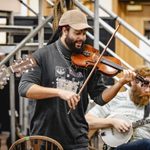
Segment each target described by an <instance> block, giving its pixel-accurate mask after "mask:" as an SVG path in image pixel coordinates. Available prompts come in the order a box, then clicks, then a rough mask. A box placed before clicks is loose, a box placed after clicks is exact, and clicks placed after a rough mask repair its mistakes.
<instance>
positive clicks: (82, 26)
mask: <svg viewBox="0 0 150 150" xmlns="http://www.w3.org/2000/svg"><path fill="white" fill-rule="evenodd" d="M69 26H70V27H72V28H73V29H75V30H84V29H92V27H91V26H89V25H88V24H85V23H80V24H72V25H69Z"/></svg>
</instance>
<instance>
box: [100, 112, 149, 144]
mask: <svg viewBox="0 0 150 150" xmlns="http://www.w3.org/2000/svg"><path fill="white" fill-rule="evenodd" d="M109 117H113V118H119V119H124V120H126V121H128V122H130V121H129V120H128V119H127V117H125V116H121V115H118V114H115V115H110V116H109ZM149 123H150V119H141V120H138V121H135V122H132V127H131V128H130V129H129V131H127V132H118V131H117V130H116V129H115V128H113V127H112V128H105V129H102V130H101V132H100V134H101V138H102V140H103V141H104V143H105V144H107V145H108V146H110V147H117V146H119V145H121V144H124V143H127V142H128V141H129V140H130V139H131V137H132V135H133V129H134V128H137V127H139V126H142V125H145V124H149Z"/></svg>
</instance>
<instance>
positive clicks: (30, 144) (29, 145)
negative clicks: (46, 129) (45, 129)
mask: <svg viewBox="0 0 150 150" xmlns="http://www.w3.org/2000/svg"><path fill="white" fill-rule="evenodd" d="M9 150H63V147H62V146H61V144H60V143H59V142H58V141H56V140H54V139H52V138H49V137H46V136H39V135H34V136H26V137H23V138H21V139H19V140H17V141H16V142H14V143H13V144H12V145H11V147H10V148H9Z"/></svg>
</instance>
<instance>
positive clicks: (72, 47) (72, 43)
mask: <svg viewBox="0 0 150 150" xmlns="http://www.w3.org/2000/svg"><path fill="white" fill-rule="evenodd" d="M65 43H66V45H67V46H68V48H69V49H70V50H71V51H72V53H77V54H80V53H81V52H82V51H83V45H84V41H82V45H81V47H80V48H77V47H76V46H75V43H76V41H74V40H72V39H71V38H70V37H69V36H67V37H66V38H65Z"/></svg>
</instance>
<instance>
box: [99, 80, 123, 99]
mask: <svg viewBox="0 0 150 150" xmlns="http://www.w3.org/2000/svg"><path fill="white" fill-rule="evenodd" d="M123 85H124V84H123V83H122V82H121V81H118V82H117V83H115V84H114V85H112V86H111V87H109V88H107V89H105V90H104V91H103V93H102V98H103V100H104V101H105V102H109V101H110V100H111V99H113V98H114V97H115V96H116V94H117V93H118V92H119V90H120V89H121V87H122V86H123Z"/></svg>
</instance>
